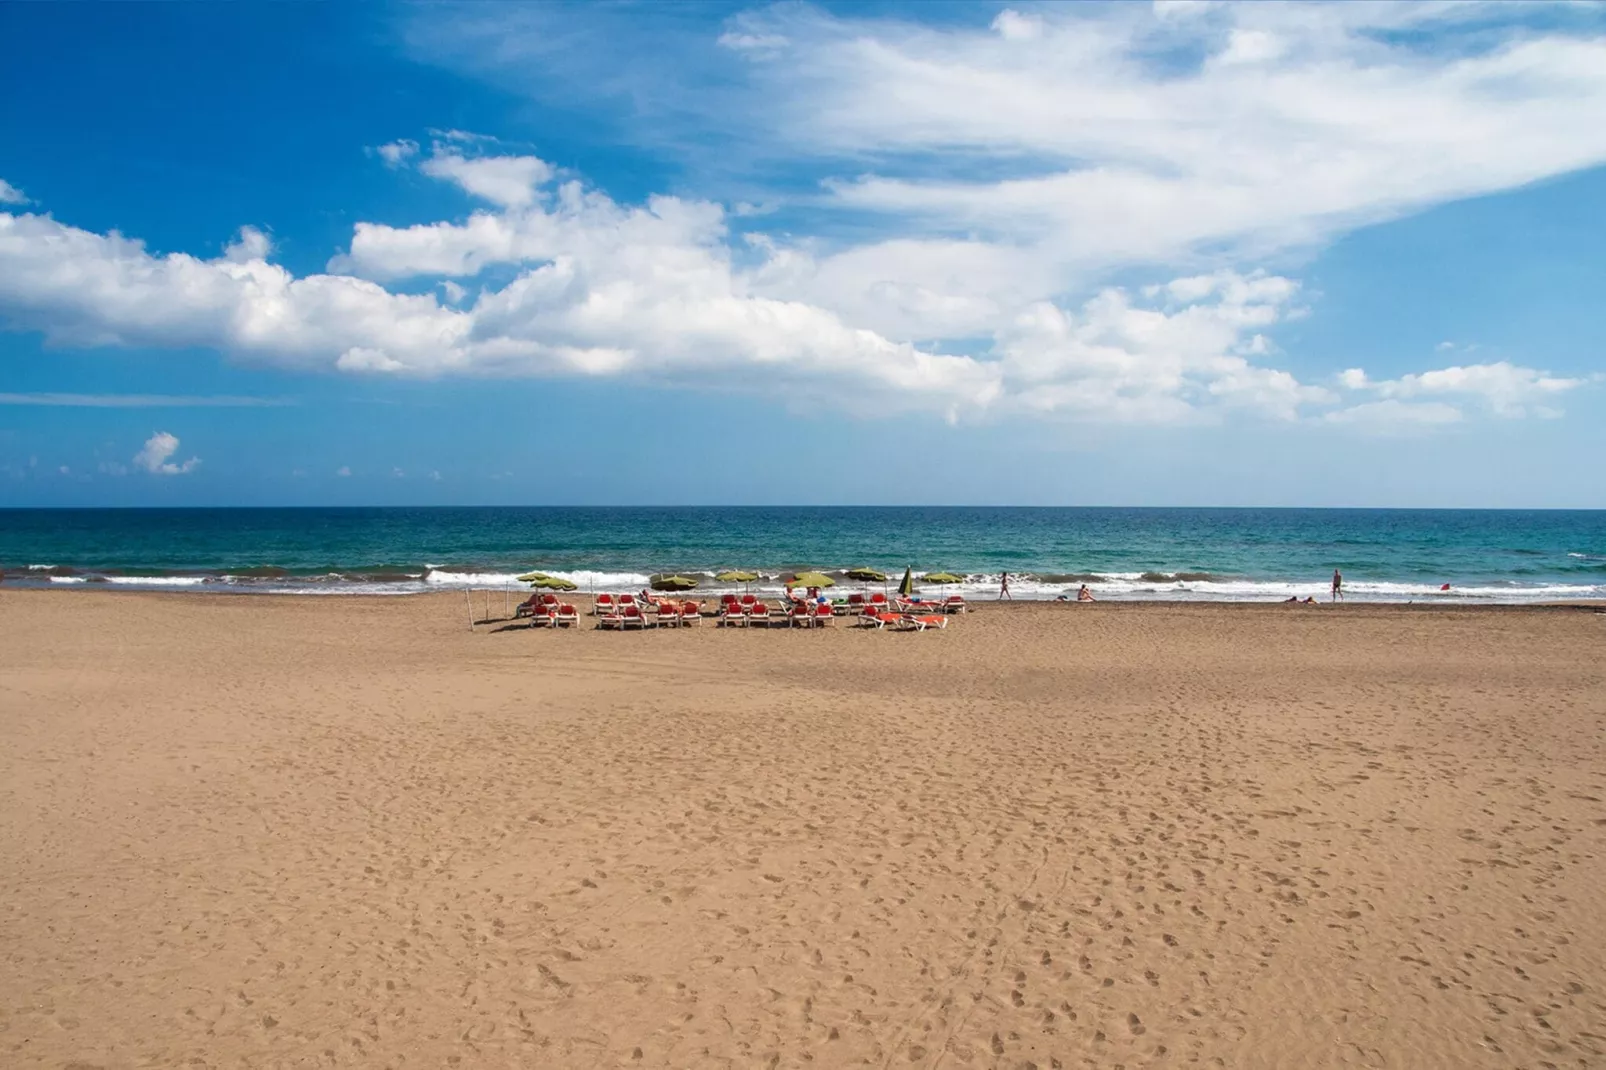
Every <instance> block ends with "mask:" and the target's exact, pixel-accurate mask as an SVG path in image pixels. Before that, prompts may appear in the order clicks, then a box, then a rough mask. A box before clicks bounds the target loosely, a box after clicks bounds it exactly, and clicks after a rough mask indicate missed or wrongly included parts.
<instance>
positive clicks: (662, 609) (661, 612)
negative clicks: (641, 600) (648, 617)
mask: <svg viewBox="0 0 1606 1070" xmlns="http://www.w3.org/2000/svg"><path fill="white" fill-rule="evenodd" d="M657 610H658V612H657V616H656V617H655V618H654V619H653V623H654V624H656V625H659V626H660V627H664V628H678V627H680V607H679V606H677V605H675V604H674V603H673V602H666V601H663V600H660V601H659V602H658V604H657Z"/></svg>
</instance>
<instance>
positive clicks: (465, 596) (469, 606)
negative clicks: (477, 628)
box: [463, 587, 474, 631]
mask: <svg viewBox="0 0 1606 1070" xmlns="http://www.w3.org/2000/svg"><path fill="white" fill-rule="evenodd" d="M463 608H464V609H466V610H468V630H469V631H473V630H474V603H473V602H472V601H471V600H470V599H469V594H468V588H467V587H465V588H463Z"/></svg>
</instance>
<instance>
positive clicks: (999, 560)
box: [0, 507, 1606, 603]
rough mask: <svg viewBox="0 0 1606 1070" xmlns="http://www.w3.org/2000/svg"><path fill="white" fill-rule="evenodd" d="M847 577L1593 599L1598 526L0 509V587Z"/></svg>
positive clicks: (1565, 522)
mask: <svg viewBox="0 0 1606 1070" xmlns="http://www.w3.org/2000/svg"><path fill="white" fill-rule="evenodd" d="M865 566H868V567H870V568H875V569H880V570H882V571H884V572H886V573H888V574H889V576H891V577H892V579H891V580H890V581H889V582H892V583H895V582H896V580H897V579H898V578H899V577H901V575H902V573H903V570H904V569H905V568H906V567H909V568H913V569H914V571H915V573H916V575H919V574H921V573H924V572H931V571H949V572H954V573H958V574H960V575H963V576H965V577H966V579H965V582H964V583H963V584H961V585H959V587H958V588H957V589H958V590H959V591H960V592H962V593H964V594H966V595H968V596H971V597H981V598H985V597H990V596H992V595H994V594H996V592H997V590H998V586H999V577H1000V574H1001V573H1003V572H1008V573H1009V574H1010V588H1011V592H1012V593H1013V595H1014V596H1015V597H1016V598H1035V599H1042V598H1056V597H1059V596H1060V595H1062V594H1067V593H1072V594H1074V592H1075V590H1076V588H1077V587H1078V586H1080V585H1081V584H1083V583H1086V584H1088V585H1089V586H1090V587H1091V588H1092V589H1093V591H1094V593H1095V595H1096V596H1097V597H1098V598H1101V599H1179V600H1211V601H1271V600H1279V599H1285V598H1287V597H1289V596H1290V595H1298V596H1300V597H1304V596H1305V595H1307V594H1314V595H1317V596H1318V597H1322V596H1325V594H1326V592H1327V590H1328V586H1329V582H1330V578H1331V576H1332V572H1333V569H1334V568H1338V569H1341V570H1342V571H1343V573H1344V577H1345V592H1346V594H1347V596H1348V597H1349V598H1350V599H1352V600H1356V601H1389V602H1408V601H1416V602H1428V601H1431V602H1450V603H1455V602H1477V603H1499V602H1532V601H1548V600H1558V599H1588V598H1606V510H1589V511H1518V510H1410V509H1126V508H967V507H930V508H919V507H907V508H905V507H899V508H880V507H863V508H849V507H839V508H823V507H822V508H811V507H797V508H760V507H741V508H714V507H697V508H569V507H564V508H557V507H553V508H540V507H528V508H500V507H486V508H345V509H329V508H304V509H0V569H3V570H4V574H5V579H4V588H11V587H18V586H27V587H57V588H61V587H68V588H82V589H119V588H120V589H144V590H189V591H212V592H220V593H221V592H229V593H245V592H261V593H274V594H285V593H294V594H409V593H416V592H421V591H431V590H440V589H443V588H459V587H475V588H480V587H489V588H501V587H505V586H508V585H510V584H512V582H513V577H514V576H516V575H517V574H518V573H520V572H525V571H529V570H532V569H538V570H540V571H544V572H549V573H552V574H553V575H557V576H563V577H567V578H570V579H572V580H574V581H575V582H576V583H578V584H579V585H580V586H581V588H582V590H597V591H612V590H631V589H637V588H640V587H641V586H642V585H644V584H645V583H646V581H647V578H648V576H649V575H650V574H651V573H654V572H679V573H684V574H687V575H690V576H693V577H695V578H698V579H699V580H701V581H702V584H703V585H702V590H704V591H707V592H710V593H712V592H717V591H718V590H720V589H721V587H720V585H719V584H717V583H716V582H715V581H714V580H713V578H712V577H713V574H714V573H716V572H718V571H721V570H724V569H731V568H741V569H751V570H754V571H757V572H759V573H760V574H761V575H762V577H763V578H762V579H761V580H760V581H759V582H758V583H757V584H755V587H757V588H759V589H765V590H778V589H779V587H780V583H779V580H780V577H781V576H782V575H784V574H785V573H787V572H789V571H792V570H797V569H802V568H808V569H817V570H821V571H825V572H827V573H832V572H836V573H840V572H841V571H842V570H845V569H848V568H854V567H865ZM1445 584H1448V585H1449V586H1448V589H1444V585H1445ZM848 585H849V583H848V581H844V586H848ZM0 589H3V588H0ZM954 589H955V588H953V587H950V588H949V589H948V590H949V591H950V592H952V591H953V590H954Z"/></svg>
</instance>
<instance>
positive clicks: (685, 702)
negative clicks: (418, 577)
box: [0, 590, 1606, 1070]
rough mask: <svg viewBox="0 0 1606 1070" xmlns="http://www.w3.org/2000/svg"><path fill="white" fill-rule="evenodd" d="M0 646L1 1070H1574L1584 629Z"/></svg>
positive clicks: (1602, 872)
mask: <svg viewBox="0 0 1606 1070" xmlns="http://www.w3.org/2000/svg"><path fill="white" fill-rule="evenodd" d="M501 606H502V601H501V596H500V595H497V596H494V599H493V602H492V608H493V610H497V611H500V609H501ZM0 650H3V656H0V711H3V712H0V801H3V805H0V857H3V858H4V859H5V865H4V867H3V870H0V956H3V958H0V962H3V968H0V1064H3V1065H4V1066H6V1067H19V1068H20V1067H57V1068H59V1067H77V1068H80V1070H82V1068H88V1067H105V1068H111V1067H185V1066H195V1067H313V1066H375V1067H446V1066H459V1067H479V1066H487V1067H513V1066H519V1067H571V1066H573V1067H612V1066H624V1067H635V1066H645V1067H701V1066H720V1067H723V1066H730V1067H799V1066H820V1067H836V1066H877V1067H908V1066H913V1067H938V1066H942V1067H962V1066H978V1067H982V1066H986V1067H992V1066H998V1067H1012V1068H1015V1067H1027V1066H1035V1067H1038V1068H1040V1070H1047V1068H1049V1067H1072V1066H1108V1067H1114V1066H1125V1067H1136V1066H1150V1065H1156V1066H1165V1065H1194V1064H1198V1065H1205V1066H1228V1067H1290V1066H1391V1067H1508V1066H1509V1067H1516V1066H1523V1067H1541V1066H1558V1067H1562V1066H1565V1067H1584V1066H1601V1065H1606V734H1603V729H1606V615H1601V614H1599V613H1596V612H1593V611H1590V610H1588V609H1581V610H1580V609H1505V610H1495V609H1489V610H1474V609H1421V608H1414V607H1398V606H1396V607H1384V606H1349V607H1338V608H1337V609H1334V608H1331V607H1327V606H1322V607H1317V608H1306V607H1292V606H1233V605H1192V606H1184V605H1165V604H1142V605H1109V604H1098V605H1092V606H1077V605H1064V604H1060V605H1055V604H1033V605H1018V606H1004V607H1001V606H998V605H994V604H985V605H982V606H980V607H978V611H977V612H974V613H972V614H970V615H968V616H967V617H965V618H962V619H959V620H956V621H955V623H954V624H953V626H952V627H950V628H949V629H948V630H946V631H945V632H941V633H934V634H918V635H916V634H893V633H890V632H889V633H875V632H868V633H867V632H860V631H856V630H850V629H846V628H844V627H842V626H841V625H838V626H837V627H836V628H835V629H824V630H819V631H815V632H810V633H807V634H803V633H779V634H765V633H763V632H758V633H753V632H746V631H741V630H733V631H726V630H721V629H716V628H714V627H713V626H712V622H711V621H710V622H707V623H705V624H704V625H703V626H702V627H701V628H700V629H686V630H682V631H672V632H663V633H656V634H655V633H648V634H640V635H638V634H626V635H617V634H610V633H596V632H593V631H592V630H591V622H590V620H589V618H587V619H586V620H585V622H584V625H583V628H582V629H581V630H578V631H569V632H555V633H554V632H530V631H528V630H526V629H523V628H518V629H512V628H504V627H502V626H501V625H499V624H485V625H481V626H479V627H478V628H476V629H474V630H473V631H470V629H469V627H468V625H467V620H466V616H465V612H464V603H463V596H462V595H461V594H443V595H436V596H421V597H410V598H390V599H367V598H311V597H306V598H275V597H227V596H206V595H196V596H191V595H171V594H164V595H148V594H107V593H85V592H71V593H61V592H15V591H4V590H0Z"/></svg>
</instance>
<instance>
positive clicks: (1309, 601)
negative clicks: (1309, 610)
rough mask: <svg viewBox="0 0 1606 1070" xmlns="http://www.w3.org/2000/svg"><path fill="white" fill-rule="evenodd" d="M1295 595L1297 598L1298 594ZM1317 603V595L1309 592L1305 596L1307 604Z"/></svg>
mask: <svg viewBox="0 0 1606 1070" xmlns="http://www.w3.org/2000/svg"><path fill="white" fill-rule="evenodd" d="M1295 597H1296V598H1297V597H1298V596H1297V595H1296V596H1295ZM1315 604H1316V596H1315V595H1313V594H1308V595H1306V596H1305V605H1307V606H1314V605H1315Z"/></svg>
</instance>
